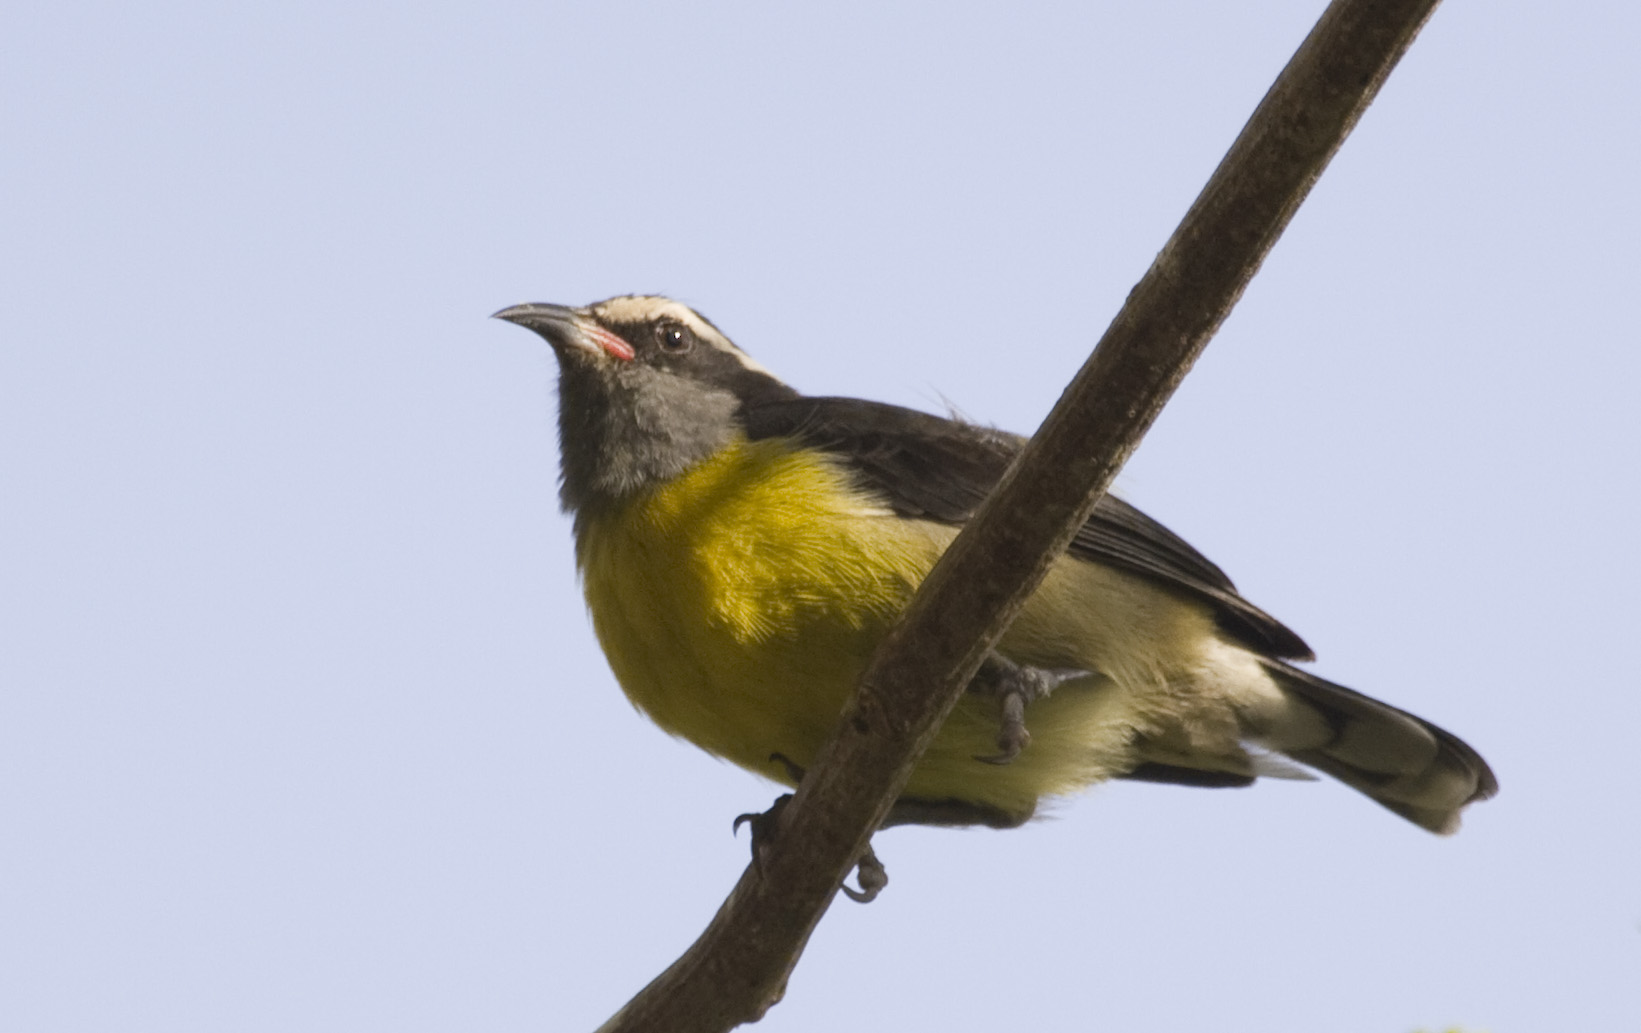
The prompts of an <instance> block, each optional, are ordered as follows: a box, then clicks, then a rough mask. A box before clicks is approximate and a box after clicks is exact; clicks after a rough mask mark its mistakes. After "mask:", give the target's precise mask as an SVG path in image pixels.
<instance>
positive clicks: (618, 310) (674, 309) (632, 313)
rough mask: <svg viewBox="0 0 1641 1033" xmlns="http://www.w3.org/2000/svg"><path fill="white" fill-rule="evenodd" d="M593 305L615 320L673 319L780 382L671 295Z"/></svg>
mask: <svg viewBox="0 0 1641 1033" xmlns="http://www.w3.org/2000/svg"><path fill="white" fill-rule="evenodd" d="M593 308H594V310H595V311H597V313H598V314H599V316H600V317H602V318H604V319H608V320H610V321H611V322H615V323H642V322H647V321H649V320H652V319H662V318H665V319H676V320H677V321H678V322H680V323H683V324H684V325H686V326H688V327H689V328H690V329H691V330H693V331H695V336H696V338H697V339H699V340H701V341H704V342H706V343H707V344H710V345H711V346H712V347H714V348H716V349H718V350H719V351H721V352H724V353H725V354H727V355H729V356H731V357H733V358H734V359H735V361H736V362H739V363H740V364H741V365H742V366H743V367H745V368H746V369H748V370H750V371H751V372H753V373H759V374H762V375H763V376H766V377H769V378H770V379H771V380H774V381H776V382H777V383H784V381H782V380H781V378H780V377H777V376H776V375H775V373H774V371H773V370H771V369H769V367H767V366H765V365H764V364H763V363H761V362H759V361H758V360H757V359H754V358H753V357H752V356H750V355H748V354H747V353H746V352H744V351H742V350H741V349H739V348H737V347H736V346H735V344H734V343H733V342H732V341H730V340H729V338H727V337H725V336H724V335H723V334H721V333H719V332H718V330H717V329H716V328H714V327H713V326H712V324H711V323H708V322H707V321H706V320H705V319H703V318H701V316H700V314H699V313H697V312H696V311H695V310H694V309H692V308H690V307H689V306H688V305H686V304H684V303H683V302H681V301H673V300H672V299H671V298H663V297H658V296H655V295H644V294H629V295H626V296H624V297H619V298H611V299H609V300H608V301H601V302H599V303H598V304H597V305H594V306H593Z"/></svg>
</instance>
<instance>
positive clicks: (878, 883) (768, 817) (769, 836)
mask: <svg viewBox="0 0 1641 1033" xmlns="http://www.w3.org/2000/svg"><path fill="white" fill-rule="evenodd" d="M776 757H780V755H779V754H776ZM780 759H782V760H785V758H784V757H780ZM787 763H788V764H790V763H791V762H790V761H787ZM794 777H795V779H797V780H801V779H802V778H803V772H802V771H801V770H800V771H799V772H798V774H797V775H796V776H794ZM791 802H792V794H791V793H782V794H781V795H780V796H778V797H776V798H775V802H774V803H773V804H771V805H770V807H769V810H767V811H764V812H763V813H761V814H739V815H736V817H735V823H734V825H733V826H732V827H733V828H734V830H735V831H736V832H739V831H741V826H742V825H746V826H749V827H750V828H751V829H752V864H753V867H755V868H757V869H758V871H759V872H760V873H761V872H762V871H763V859H764V854H765V853H767V852H768V850H769V847H770V845H771V844H772V843H773V842H774V841H775V833H776V829H777V828H779V821H780V816H781V812H782V811H783V810H785V809H786V806H787V804H789V803H791ZM855 882H857V883H858V884H859V885H860V889H855V888H854V887H853V886H850V885H849V884H848V883H844V884H843V885H842V886H841V887H839V888H840V889H842V890H843V892H844V895H845V896H847V897H848V898H849V899H850V900H852V901H854V902H855V903H857V904H870V903H871V902H872V901H874V900H876V899H877V895H878V894H879V893H882V892H883V887H885V886H887V885H889V873H888V871H887V870H885V869H884V867H883V862H882V861H879V860H878V857H877V854H876V853H874V852H873V851H872V845H871V844H870V843H868V844H867V845H866V850H865V852H864V853H862V854H861V855H860V859H859V860H857V861H856V862H855Z"/></svg>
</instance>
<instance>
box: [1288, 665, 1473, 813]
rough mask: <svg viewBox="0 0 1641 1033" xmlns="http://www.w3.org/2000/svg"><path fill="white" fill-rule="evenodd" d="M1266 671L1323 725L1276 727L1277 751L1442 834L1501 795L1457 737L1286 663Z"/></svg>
mask: <svg viewBox="0 0 1641 1033" xmlns="http://www.w3.org/2000/svg"><path fill="white" fill-rule="evenodd" d="M1265 667H1266V669H1267V670H1268V671H1269V672H1270V675H1271V678H1272V680H1273V681H1275V682H1276V684H1277V686H1278V687H1279V688H1280V689H1281V690H1282V692H1283V694H1284V695H1286V696H1287V697H1288V698H1289V699H1290V700H1291V701H1293V702H1296V703H1300V704H1303V706H1304V707H1305V708H1306V710H1307V711H1308V712H1310V713H1314V715H1315V716H1316V717H1319V718H1320V719H1321V725H1317V724H1316V723H1315V722H1313V721H1308V720H1305V721H1300V720H1296V721H1294V722H1293V723H1292V725H1291V726H1286V727H1281V728H1274V729H1271V730H1270V732H1269V734H1268V736H1267V737H1266V739H1265V741H1266V744H1267V745H1269V746H1270V747H1271V748H1273V749H1277V750H1280V751H1281V752H1283V753H1285V754H1287V755H1288V756H1290V757H1292V758H1293V759H1294V760H1297V761H1299V762H1300V763H1301V764H1305V765H1307V766H1309V767H1313V768H1315V769H1316V770H1318V771H1320V772H1322V773H1324V774H1327V775H1332V776H1333V777H1334V778H1337V779H1338V780H1339V781H1341V782H1343V783H1345V784H1346V785H1348V786H1350V787H1351V788H1352V789H1356V790H1360V791H1361V792H1363V793H1366V794H1367V795H1368V796H1369V797H1372V799H1373V800H1374V801H1375V802H1376V803H1378V804H1380V805H1381V806H1384V807H1387V808H1389V809H1390V810H1392V811H1395V812H1396V813H1397V814H1400V815H1401V816H1402V817H1404V818H1406V819H1407V820H1408V821H1411V822H1413V823H1414V824H1415V825H1419V826H1422V827H1424V828H1427V829H1429V830H1430V831H1432V832H1436V833H1440V834H1442V835H1447V834H1449V833H1452V832H1455V831H1457V830H1458V827H1459V812H1460V811H1461V810H1463V809H1464V806H1465V805H1466V804H1470V803H1474V802H1476V801H1477V800H1485V799H1487V798H1488V797H1490V796H1492V795H1493V794H1494V793H1496V792H1498V790H1499V784H1498V780H1497V779H1495V778H1494V777H1493V772H1492V770H1491V769H1489V768H1488V766H1487V762H1486V761H1485V760H1482V759H1481V755H1480V754H1478V753H1477V752H1476V751H1475V750H1473V749H1471V748H1470V747H1469V746H1468V745H1466V744H1465V743H1464V742H1463V740H1461V739H1459V737H1458V736H1456V735H1453V734H1451V733H1450V732H1446V731H1444V730H1442V729H1440V728H1437V727H1436V726H1435V725H1433V724H1431V723H1430V722H1428V721H1425V720H1422V719H1420V718H1417V717H1414V716H1413V715H1412V714H1409V713H1407V712H1406V711H1403V710H1397V709H1396V708H1395V707H1393V706H1390V705H1389V704H1387V703H1380V702H1379V701H1378V700H1376V699H1371V698H1369V697H1367V696H1364V695H1362V694H1361V693H1360V692H1353V691H1351V690H1350V689H1347V688H1345V687H1344V686H1342V685H1335V684H1333V683H1332V682H1328V681H1323V680H1322V679H1321V678H1318V677H1316V676H1315V675H1313V674H1308V673H1306V672H1305V671H1301V670H1298V669H1296V668H1293V667H1289V666H1288V665H1287V664H1285V663H1282V662H1280V661H1277V660H1268V661H1266V663H1265Z"/></svg>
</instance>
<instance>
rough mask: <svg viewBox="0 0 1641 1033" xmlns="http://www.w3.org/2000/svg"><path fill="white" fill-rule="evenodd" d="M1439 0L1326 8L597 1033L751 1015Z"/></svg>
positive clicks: (723, 1024)
mask: <svg viewBox="0 0 1641 1033" xmlns="http://www.w3.org/2000/svg"><path fill="white" fill-rule="evenodd" d="M1436 3H1437V0H1335V2H1334V3H1333V4H1332V5H1331V6H1329V8H1328V9H1327V11H1326V12H1325V13H1324V14H1323V15H1322V18H1321V20H1320V21H1319V22H1318V23H1317V25H1316V27H1315V28H1314V29H1313V30H1312V31H1311V34H1310V35H1309V37H1307V38H1306V40H1305V42H1304V43H1303V44H1301V46H1300V47H1299V50H1298V51H1297V52H1296V53H1295V54H1294V56H1293V58H1292V59H1291V60H1290V61H1289V63H1288V66H1287V67H1286V68H1285V69H1284V70H1283V72H1282V74H1281V76H1280V77H1279V78H1278V79H1277V81H1276V83H1275V85H1273V86H1272V88H1271V90H1270V92H1269V93H1268V94H1266V96H1265V99H1264V100H1263V101H1262V102H1261V103H1260V105H1259V107H1258V108H1257V109H1256V110H1255V112H1254V114H1253V117H1252V118H1251V119H1250V120H1249V122H1248V124H1247V125H1246V126H1245V127H1244V128H1243V130H1242V133H1241V135H1240V136H1238V137H1237V140H1236V142H1235V143H1234V144H1233V145H1232V146H1231V149H1230V151H1229V153H1227V154H1226V156H1225V158H1224V160H1223V161H1222V162H1221V163H1220V166H1219V168H1218V169H1217V170H1216V171H1215V172H1214V175H1213V177H1212V178H1211V179H1210V180H1209V182H1208V185H1207V186H1206V187H1205V188H1204V189H1203V191H1202V194H1201V195H1200V196H1199V197H1198V198H1197V200H1196V203H1195V204H1193V205H1192V207H1191V210H1190V211H1189V212H1188V213H1187V214H1186V216H1185V219H1184V221H1183V222H1181V223H1180V226H1179V228H1178V229H1176V230H1175V231H1174V235H1173V237H1172V238H1170V239H1169V241H1168V243H1167V245H1166V246H1165V247H1164V248H1163V250H1162V252H1161V253H1160V254H1159V255H1158V256H1157V258H1156V261H1155V262H1154V263H1153V264H1152V266H1151V268H1150V270H1149V271H1147V273H1146V274H1145V277H1144V278H1143V279H1142V280H1141V281H1140V283H1139V285H1138V286H1137V287H1135V289H1134V291H1133V292H1132V293H1131V294H1130V295H1129V297H1128V301H1127V302H1126V304H1124V306H1123V308H1122V311H1120V312H1119V313H1118V314H1117V318H1116V319H1115V321H1113V323H1112V324H1111V326H1110V328H1109V329H1108V330H1107V331H1106V333H1105V336H1104V337H1103V338H1102V339H1101V340H1100V342H1099V345H1098V347H1097V348H1096V349H1095V350H1094V353H1093V355H1092V356H1091V357H1090V358H1089V360H1088V362H1087V364H1086V365H1084V367H1083V368H1082V370H1081V371H1080V372H1079V373H1078V374H1077V376H1076V378H1075V379H1074V380H1073V381H1072V383H1071V385H1070V387H1068V388H1067V390H1066V392H1065V394H1064V396H1063V397H1062V398H1061V399H1060V402H1059V403H1058V404H1057V405H1056V406H1055V408H1054V411H1053V412H1052V413H1050V414H1049V417H1048V419H1047V420H1046V421H1045V422H1044V424H1043V426H1042V428H1041V429H1040V430H1039V431H1038V433H1037V436H1036V437H1034V438H1033V439H1032V441H1031V443H1030V444H1029V445H1028V446H1027V447H1026V449H1025V451H1024V452H1023V453H1022V454H1021V456H1020V458H1019V460H1018V461H1017V462H1016V463H1015V464H1014V466H1013V467H1012V468H1011V469H1010V471H1009V473H1008V475H1007V476H1005V477H1004V479H1003V482H1002V484H1001V485H1000V486H999V487H998V490H997V491H996V493H995V494H994V495H993V496H992V497H991V498H990V499H989V500H988V501H987V502H986V504H985V505H984V506H983V507H982V508H981V510H980V511H979V513H978V514H976V516H975V518H974V520H973V521H971V522H970V523H969V524H968V526H967V527H965V528H964V530H963V533H962V534H960V535H959V536H958V538H957V540H956V541H954V542H953V543H952V546H951V548H950V549H949V550H947V552H946V555H945V556H944V557H943V558H942V559H941V561H940V563H939V564H938V565H937V566H936V567H935V569H934V570H933V572H931V573H930V575H929V577H928V579H927V580H926V581H925V582H924V584H923V586H922V588H921V589H920V590H919V592H918V593H917V596H916V598H915V599H914V600H913V601H912V603H911V605H910V606H909V607H908V609H907V611H906V614H905V615H904V617H903V618H902V619H901V621H900V623H899V625H898V626H897V627H896V628H895V629H894V630H893V631H891V632H890V633H889V635H888V636H887V638H886V639H885V640H884V642H883V644H882V645H881V647H880V648H879V649H878V651H877V654H876V656H875V657H874V658H873V661H872V664H871V666H870V667H869V668H868V670H867V672H866V674H865V676H864V678H863V680H862V682H861V686H860V689H859V691H858V693H857V695H856V697H855V699H854V700H853V701H852V702H851V704H850V705H849V706H848V707H847V708H846V710H845V711H844V714H843V717H842V719H841V720H840V722H839V724H838V727H837V730H836V731H835V732H834V734H833V738H832V740H831V741H830V742H829V743H828V745H827V746H826V748H825V749H824V750H823V751H822V753H821V755H820V757H819V759H818V760H817V762H816V763H815V764H814V765H813V766H812V767H811V768H810V770H809V772H808V775H807V777H806V778H805V779H804V781H803V784H802V785H801V786H800V787H799V789H798V792H797V795H796V798H795V799H794V800H793V801H792V803H791V805H790V806H788V807H787V808H786V809H785V810H784V811H783V812H782V813H781V815H780V819H779V826H778V830H777V834H776V836H775V837H774V843H773V845H772V846H771V848H770V849H769V850H768V851H767V852H766V853H765V855H764V857H763V858H762V861H761V863H760V864H758V865H756V866H752V867H748V869H747V870H746V872H745V873H744V874H743V875H742V876H741V879H740V882H739V883H737V885H736V886H735V889H734V890H733V891H732V892H731V893H730V895H729V898H728V899H727V900H726V901H725V902H724V904H723V906H722V907H721V908H720V909H719V911H718V914H717V915H716V916H715V917H714V918H713V920H712V922H711V923H710V924H709V925H708V927H707V929H706V931H705V932H703V933H702V934H701V937H700V939H699V940H697V941H696V942H695V944H694V945H693V946H691V947H690V948H689V950H688V951H686V952H685V953H684V955H683V956H682V957H680V958H679V959H678V960H677V961H676V962H674V963H673V965H672V966H671V967H670V968H668V969H667V970H666V971H665V972H663V973H662V974H661V975H660V976H659V977H657V978H656V979H655V980H654V981H653V982H652V983H650V985H649V986H647V987H645V988H644V989H643V990H642V991H641V992H640V993H639V994H638V995H637V996H636V997H634V998H633V999H632V1000H631V1001H630V1002H628V1004H627V1005H626V1007H624V1008H622V1009H621V1011H620V1012H619V1013H617V1014H616V1015H615V1016H614V1017H613V1018H611V1019H610V1021H609V1022H607V1023H606V1024H605V1025H604V1026H603V1027H602V1033H627V1031H646V1033H649V1031H667V1033H693V1031H700V1033H709V1031H722V1030H727V1029H730V1028H732V1027H734V1026H736V1025H739V1024H740V1023H743V1022H751V1021H755V1020H757V1019H758V1018H760V1017H761V1016H762V1015H763V1014H764V1012H765V1011H767V1010H768V1008H769V1007H770V1006H771V1005H773V1004H774V1003H775V1002H776V1001H778V1000H779V999H780V997H781V995H782V993H783V992H784V989H785V986H786V979H787V976H788V974H789V973H790V972H791V971H792V968H793V966H795V965H796V964H797V959H798V957H799V955H800V954H801V953H802V951H803V947H804V944H805V943H806V942H807V940H808V938H809V934H810V932H811V931H812V930H813V929H814V927H815V924H816V923H817V922H819V921H820V916H821V915H822V914H823V913H824V912H825V910H826V908H827V906H828V905H829V904H830V903H831V901H832V899H833V897H834V895H835V894H836V893H837V889H838V886H839V885H840V884H841V882H842V881H843V879H844V877H845V876H846V875H847V874H848V873H849V871H850V869H851V868H852V866H853V865H854V862H855V859H856V858H857V857H859V856H860V854H861V852H862V851H863V850H864V849H865V847H866V845H867V843H868V842H869V841H870V839H871V834H872V832H873V831H874V830H875V829H877V827H878V825H879V823H881V822H882V820H883V818H884V816H885V815H886V814H887V813H888V809H889V806H890V805H891V804H892V803H893V801H894V799H895V797H896V796H897V795H898V794H899V792H900V789H901V787H902V786H904V785H905V783H906V779H907V777H908V776H909V775H910V773H911V770H912V767H913V765H914V764H915V763H916V761H917V758H918V757H919V756H921V755H922V752H923V750H924V748H925V747H926V746H927V745H928V743H929V742H930V740H932V739H933V737H934V735H935V733H936V731H937V730H938V729H939V727H940V724H941V722H942V721H943V720H944V719H945V717H946V715H947V713H948V712H949V711H950V710H951V707H952V705H953V704H954V703H955V702H956V701H957V699H958V697H959V696H960V695H961V694H962V693H963V691H964V688H965V686H966V685H967V684H968V682H969V679H970V678H971V677H973V675H974V672H975V670H976V668H977V667H978V666H979V664H980V661H981V659H982V657H984V655H985V654H986V652H987V651H988V650H990V649H991V648H992V647H993V646H994V645H995V644H996V642H997V640H998V639H999V638H1001V637H1002V634H1003V631H1004V629H1005V628H1007V627H1008V624H1009V622H1010V621H1011V620H1012V619H1013V618H1014V616H1015V615H1016V614H1017V613H1018V612H1019V610H1020V607H1021V606H1022V605H1023V604H1024V602H1025V600H1026V598H1027V596H1029V595H1030V593H1031V591H1032V590H1033V589H1034V588H1035V587H1036V585H1037V583H1038V582H1039V580H1041V578H1042V576H1043V574H1044V572H1045V571H1046V570H1047V569H1048V567H1049V565H1050V564H1051V563H1053V562H1054V560H1055V558H1056V557H1058V556H1059V555H1060V553H1061V552H1062V551H1063V550H1064V549H1065V547H1066V545H1067V544H1068V543H1069V541H1070V539H1071V537H1072V535H1073V533H1074V532H1075V530H1076V528H1077V527H1079V526H1080V525H1081V524H1082V523H1083V521H1084V520H1086V519H1087V518H1088V515H1089V513H1090V512H1091V511H1092V510H1093V507H1094V503H1095V501H1096V500H1097V499H1098V498H1099V497H1100V496H1101V495H1102V494H1104V492H1105V490H1106V488H1107V486H1108V485H1109V484H1110V482H1111V479H1112V478H1113V477H1114V476H1115V475H1116V472H1117V470H1118V469H1119V468H1120V467H1121V466H1122V464H1123V462H1124V461H1125V460H1126V459H1127V458H1128V456H1129V455H1130V454H1131V453H1132V452H1133V450H1134V448H1135V447H1136V446H1137V445H1138V444H1139V440H1140V437H1141V436H1142V435H1143V434H1144V433H1145V431H1146V429H1147V428H1149V427H1150V425H1151V423H1152V421H1153V420H1154V419H1155V418H1156V415H1157V413H1158V412H1159V411H1160V410H1161V409H1162V406H1163V403H1164V402H1166V401H1167V399H1168V398H1169V396H1170V395H1171V394H1172V393H1173V390H1174V388H1175V387H1176V386H1177V385H1178V383H1179V381H1180V379H1181V378H1183V377H1184V375H1185V373H1186V371H1187V370H1188V369H1189V368H1190V366H1191V364H1192V363H1193V362H1194V361H1195V360H1196V357H1197V356H1198V355H1199V354H1200V353H1201V351H1202V348H1203V346H1204V345H1205V344H1206V343H1207V341H1208V339H1209V337H1211V336H1212V335H1213V333H1214V331H1215V330H1216V329H1218V327H1219V325H1220V323H1221V322H1223V321H1224V319H1225V316H1226V315H1227V314H1228V313H1229V312H1230V310H1231V306H1232V305H1233V304H1235V302H1236V300H1237V298H1238V297H1239V296H1240V295H1241V294H1242V291H1243V289H1244V288H1245V287H1246V286H1247V284H1248V281H1249V280H1250V279H1251V278H1252V277H1253V275H1254V272H1255V271H1256V270H1257V269H1258V268H1259V265H1260V263H1261V262H1262V261H1263V260H1264V257H1265V255H1266V253H1267V252H1268V251H1269V250H1270V248H1271V246H1272V245H1273V244H1274V243H1275V241H1276V238H1277V237H1278V236H1279V235H1280V234H1281V232H1282V230H1283V228H1284V227H1285V226H1286V225H1287V223H1288V220H1289V218H1290V217H1291V216H1292V215H1293V213H1294V211H1295V210H1296V209H1297V208H1298V206H1299V203H1300V201H1302V200H1303V199H1304V197H1305V195H1306V194H1307V193H1308V192H1309V191H1310V188H1311V185H1312V184H1313V183H1315V182H1316V178H1317V177H1318V176H1319V175H1321V173H1322V170H1323V168H1324V167H1325V166H1326V165H1327V163H1328V160H1329V159H1330V158H1331V157H1332V156H1333V154H1334V152H1335V151H1337V150H1338V148H1339V145H1340V144H1341V143H1342V142H1343V141H1344V138H1345V136H1346V135H1347V134H1348V133H1349V132H1350V130H1351V128H1352V127H1353V126H1354V125H1355V123H1356V120H1357V118H1359V117H1360V116H1361V113H1362V112H1363V111H1364V110H1365V109H1366V107H1367V105H1368V104H1369V103H1370V102H1371V101H1372V99H1373V96H1374V94H1376V93H1377V92H1378V89H1379V86H1380V84H1381V83H1383V82H1384V79H1385V77H1386V76H1387V75H1389V73H1390V70H1391V69H1392V68H1393V67H1394V66H1395V64H1396V62H1397V61H1398V60H1399V59H1400V57H1401V55H1402V54H1403V53H1404V52H1405V51H1406V49H1407V47H1408V46H1409V45H1410V44H1411V43H1412V41H1413V37H1414V36H1415V35H1416V34H1417V32H1418V30H1419V28H1420V27H1421V26H1422V25H1423V24H1424V21H1425V19H1426V18H1428V17H1429V15H1430V12H1431V11H1432V10H1433V9H1434V8H1435V6H1436Z"/></svg>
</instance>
